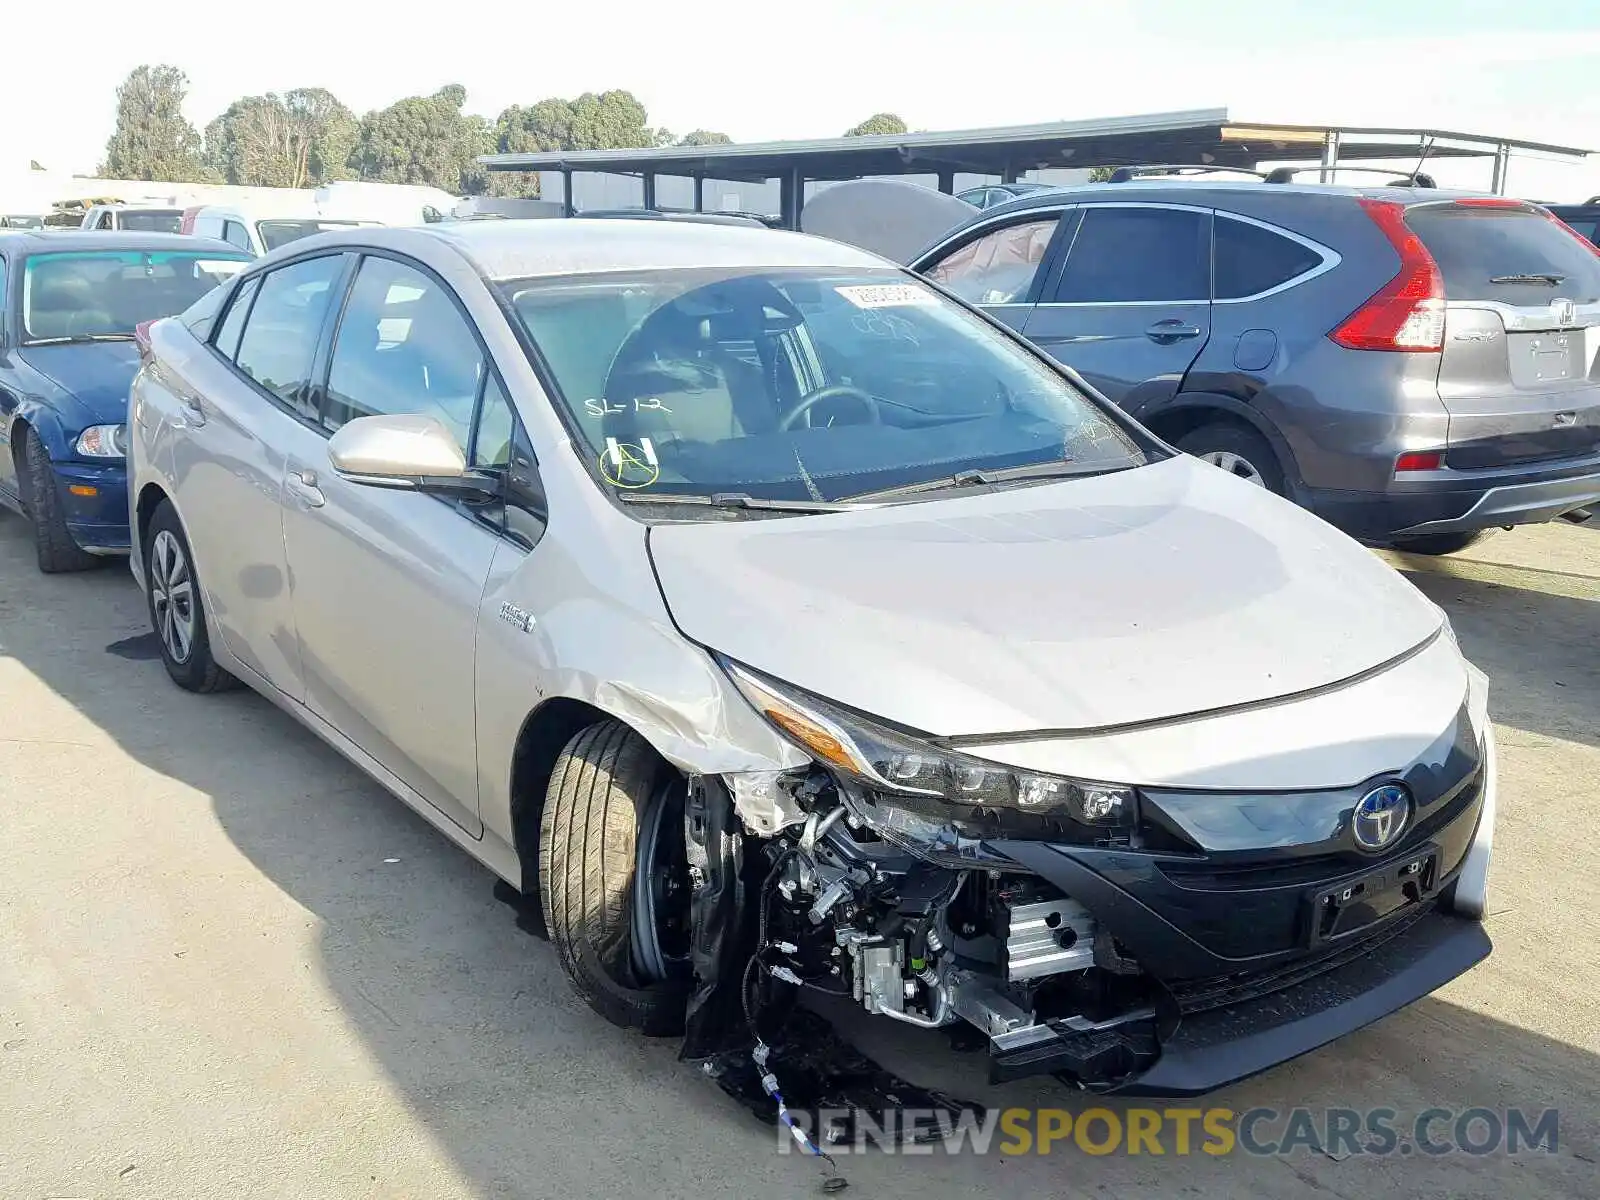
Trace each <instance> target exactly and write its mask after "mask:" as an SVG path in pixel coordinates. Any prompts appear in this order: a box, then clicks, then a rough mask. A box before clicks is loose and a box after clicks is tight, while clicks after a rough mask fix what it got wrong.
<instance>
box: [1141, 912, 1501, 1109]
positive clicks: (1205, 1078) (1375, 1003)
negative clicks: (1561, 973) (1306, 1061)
mask: <svg viewBox="0 0 1600 1200" xmlns="http://www.w3.org/2000/svg"><path fill="white" fill-rule="evenodd" d="M1491 949H1492V944H1491V942H1490V941H1489V935H1488V934H1487V933H1486V932H1485V931H1484V928H1483V926H1482V925H1481V924H1479V923H1478V922H1477V921H1474V920H1471V919H1469V918H1466V917H1458V916H1453V915H1449V914H1446V913H1443V912H1440V911H1437V910H1436V911H1433V912H1428V913H1425V914H1423V915H1421V916H1420V917H1418V918H1417V919H1415V920H1414V921H1412V922H1411V923H1409V924H1407V925H1405V926H1404V927H1403V928H1401V929H1400V930H1399V931H1398V932H1396V933H1395V934H1394V935H1393V936H1390V937H1388V938H1386V939H1385V940H1383V941H1382V942H1381V944H1379V945H1377V946H1373V945H1371V944H1370V943H1369V944H1367V945H1364V946H1363V947H1362V953H1361V954H1360V955H1359V956H1357V957H1354V958H1353V959H1352V960H1351V961H1349V962H1346V963H1343V964H1341V965H1340V966H1338V967H1336V968H1334V969H1332V970H1329V971H1325V972H1322V973H1319V974H1317V975H1315V976H1313V977H1312V978H1310V979H1307V980H1305V981H1303V982H1301V983H1297V984H1292V985H1290V986H1289V987H1286V988H1282V989H1279V990H1277V991H1274V992H1272V993H1270V1002H1267V1003H1263V1002H1261V1001H1260V1000H1246V1001H1242V1002H1240V1003H1237V1004H1233V1005H1227V1006H1224V1007H1221V1008H1214V1009H1210V1010H1208V1011H1206V1012H1202V1013H1199V1014H1196V1015H1194V1016H1186V1017H1184V1018H1183V1020H1182V1022H1181V1023H1180V1024H1179V1025H1178V1027H1177V1029H1176V1031H1175V1032H1174V1033H1173V1034H1172V1035H1171V1036H1170V1037H1168V1038H1166V1039H1164V1040H1163V1041H1162V1043H1161V1057H1160V1058H1159V1059H1158V1060H1157V1061H1156V1063H1155V1065H1154V1066H1153V1067H1151V1068H1150V1069H1149V1070H1148V1071H1146V1072H1145V1073H1144V1074H1142V1075H1140V1076H1139V1077H1138V1078H1137V1079H1135V1080H1133V1081H1132V1082H1130V1083H1129V1084H1127V1085H1126V1086H1125V1087H1122V1088H1120V1089H1118V1090H1119V1091H1120V1092H1122V1093H1124V1094H1127V1095H1142V1096H1198V1095H1201V1094H1203V1093H1205V1092H1210V1091H1214V1090H1215V1089H1217V1088H1220V1087H1223V1086H1225V1085H1227V1084H1230V1083H1234V1082H1237V1081H1238V1080H1241V1079H1246V1078H1248V1077H1249V1076H1251V1075H1257V1074H1260V1073H1261V1072H1262V1071H1265V1070H1268V1069H1270V1068H1272V1067H1275V1066H1277V1065H1278V1064H1280V1063H1285V1062H1288V1061H1289V1060H1290V1059H1293V1058H1298V1057H1299V1056H1300V1055H1302V1054H1306V1053H1308V1052H1310V1051H1312V1050H1315V1049H1317V1048H1318V1047H1319V1046H1325V1045H1327V1044H1328V1043H1329V1042H1332V1041H1335V1040H1337V1039H1338V1038H1341V1037H1343V1036H1344V1035H1345V1034H1347V1033H1353V1032H1355V1031H1356V1030H1357V1029H1360V1028H1362V1027H1363V1026H1365V1025H1370V1024H1371V1023H1372V1022H1374V1021H1376V1020H1378V1019H1379V1018H1381V1017H1385V1016H1388V1015H1389V1014H1390V1013H1392V1012H1395V1011H1396V1010H1397V1009H1401V1008H1404V1007H1405V1006H1406V1005H1408V1004H1410V1003H1411V1002H1412V1001H1414V1000H1420V999H1421V998H1422V997H1423V996H1426V995H1428V994H1429V993H1430V992H1433V991H1436V990H1438V989H1439V988H1441V987H1443V986H1444V985H1445V984H1447V983H1449V982H1450V981H1451V980H1452V979H1454V978H1456V977H1457V976H1458V975H1461V974H1463V973H1464V972H1466V971H1467V970H1468V969H1470V968H1471V967H1473V966H1475V965H1476V964H1478V963H1480V962H1482V961H1483V960H1484V959H1485V958H1487V957H1488V955H1489V951H1490V950H1491Z"/></svg>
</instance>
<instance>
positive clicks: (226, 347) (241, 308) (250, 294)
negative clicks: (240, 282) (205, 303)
mask: <svg viewBox="0 0 1600 1200" xmlns="http://www.w3.org/2000/svg"><path fill="white" fill-rule="evenodd" d="M260 283H261V277H260V276H259V275H258V276H257V277H256V278H254V279H247V280H245V282H244V286H243V287H241V288H240V289H239V294H238V295H237V296H235V297H234V298H233V303H232V304H230V305H229V306H228V315H227V316H226V317H224V318H223V321H222V328H221V329H219V330H218V331H217V337H216V346H217V352H218V353H219V354H221V355H222V357H223V358H226V359H227V360H229V361H230V362H231V361H233V357H234V355H236V354H238V353H239V335H240V334H241V333H243V332H244V319H245V317H246V316H248V315H249V312H250V301H251V300H252V299H254V298H255V294H256V287H257V286H258V285H259V284H260Z"/></svg>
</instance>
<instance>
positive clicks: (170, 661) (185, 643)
mask: <svg viewBox="0 0 1600 1200" xmlns="http://www.w3.org/2000/svg"><path fill="white" fill-rule="evenodd" d="M144 540H145V545H146V547H147V549H146V551H145V604H146V605H147V607H148V608H149V612H150V628H151V629H152V630H154V631H155V635H156V641H157V642H158V643H159V644H160V646H161V663H162V665H163V666H165V667H166V668H167V674H168V675H169V676H171V678H172V682H173V683H175V684H177V685H178V686H179V687H181V688H183V689H184V690H185V691H189V692H221V691H226V690H227V689H229V688H232V687H236V686H238V683H239V681H238V680H237V679H236V678H234V676H232V675H230V674H228V672H227V671H225V670H223V669H222V667H220V666H218V665H217V660H216V659H215V658H213V657H212V656H211V634H210V631H209V630H208V629H207V627H206V610H205V602H204V600H203V599H202V598H201V594H200V579H199V576H198V575H197V574H196V573H195V567H194V557H193V553H192V552H191V551H190V549H189V539H188V538H187V537H185V536H184V533H183V522H181V521H179V520H178V514H177V512H175V511H174V510H173V507H172V505H171V504H170V503H168V502H167V501H165V500H163V501H162V502H161V506H160V507H159V508H157V509H156V511H155V513H154V514H152V516H151V518H150V526H149V528H148V529H147V530H146V531H145V539H144ZM174 593H176V594H177V596H178V598H177V599H174V598H173V597H174Z"/></svg>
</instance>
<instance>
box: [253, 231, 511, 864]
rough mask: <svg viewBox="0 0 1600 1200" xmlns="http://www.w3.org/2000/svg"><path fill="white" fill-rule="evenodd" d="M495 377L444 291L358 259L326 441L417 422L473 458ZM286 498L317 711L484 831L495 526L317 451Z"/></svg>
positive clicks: (309, 691)
mask: <svg viewBox="0 0 1600 1200" xmlns="http://www.w3.org/2000/svg"><path fill="white" fill-rule="evenodd" d="M493 380H494V377H493V375H492V374H491V373H490V372H489V371H488V370H487V363H486V359H485V356H484V354H483V351H482V348H481V347H480V345H479V343H478V340H477V338H476V336H475V334H474V333H473V331H472V328H471V327H470V325H469V324H468V322H467V319H466V317H465V316H464V314H463V313H462V311H461V309H460V308H459V307H458V305H457V303H456V301H455V298H454V297H453V295H452V294H451V293H450V291H449V289H448V288H447V287H446V286H445V285H444V284H443V283H442V282H441V281H439V280H438V279H436V278H435V277H433V276H432V275H430V274H427V273H425V272H423V271H421V270H419V269H417V268H415V267H412V266H410V265H408V264H405V263H401V262H397V261H394V260H391V259H387V258H381V257H367V258H365V259H363V260H362V263H361V266H360V268H359V270H358V272H357V274H356V278H355V282H354V285H353V286H352V288H351V291H350V296H349V299H348V301H347V302H346V305H345V310H344V313H343V315H342V316H341V318H340V320H339V327H338V333H337V335H336V337H335V340H334V343H333V348H332V353H331V356H330V359H329V365H328V380H327V386H326V389H325V391H326V395H325V397H324V400H323V412H324V421H325V425H326V427H327V428H328V430H329V431H330V432H331V431H332V430H333V429H337V428H338V427H339V426H340V425H342V424H344V422H345V421H347V420H352V419H354V418H356V417H361V416H370V415H374V414H379V413H391V414H393V413H420V414H426V415H429V416H434V417H437V418H439V419H440V420H442V421H443V422H444V423H445V424H446V425H447V426H448V427H449V428H450V429H451V430H452V431H453V432H455V433H456V435H457V437H458V438H459V440H460V442H461V445H462V447H463V450H465V448H466V447H467V445H468V441H469V436H470V430H471V428H472V424H473V419H474V412H475V409H476V405H477V402H478V399H479V396H480V395H481V394H482V393H483V392H484V390H485V387H486V385H488V389H489V391H490V398H491V401H497V399H498V385H497V384H495V383H494V382H493ZM498 402H499V403H503V401H498ZM284 496H285V502H284V520H283V537H284V548H285V552H286V554H287V556H288V562H289V572H290V578H291V580H292V584H293V597H294V615H295V627H296V629H297V630H298V632H299V645H300V660H301V664H302V668H303V671H304V675H305V687H306V704H307V706H308V707H309V708H310V709H311V710H312V711H313V712H314V713H316V714H317V715H318V716H319V717H321V718H322V719H324V720H325V721H327V722H329V723H330V724H331V725H333V726H334V727H335V728H336V729H338V730H339V731H340V732H341V733H343V734H344V735H345V736H346V737H348V738H349V739H350V740H351V741H353V742H354V743H355V744H356V745H357V746H359V747H360V748H361V749H362V750H364V751H365V752H366V753H367V754H369V755H371V756H372V757H373V758H374V759H376V760H377V761H378V762H379V763H381V764H382V765H383V766H384V767H386V768H387V769H388V770H389V771H391V772H393V773H394V774H395V775H396V776H398V777H399V778H400V780H401V781H403V782H404V783H405V784H407V785H408V786H409V787H411V788H412V789H413V790H414V791H416V792H417V793H418V794H419V795H421V796H422V797H423V798H424V799H425V800H427V801H428V803H430V804H431V805H433V806H434V807H435V808H437V809H438V810H439V811H440V812H442V813H444V814H445V815H446V816H448V817H449V818H450V819H451V820H453V821H454V822H455V823H456V824H458V825H460V826H462V827H463V828H464V829H467V830H468V831H469V832H471V833H473V834H478V833H480V832H481V830H482V823H481V822H480V821H479V820H478V783H477V762H476V757H477V735H476V728H475V723H474V690H475V689H474V672H475V652H476V632H475V631H476V628H477V621H478V609H479V607H480V605H481V604H482V600H483V591H484V587H485V585H486V583H487V581H488V578H489V571H490V566H491V564H492V562H493V559H494V554H495V549H496V547H497V546H498V545H499V534H498V529H497V526H496V525H495V523H494V522H492V521H490V520H488V519H485V518H484V517H483V516H482V515H480V514H478V513H476V512H474V511H473V510H471V509H470V508H469V507H467V506H466V505H464V504H460V503H454V502H447V501H445V500H443V499H440V498H437V497H434V496H429V495H423V494H421V493H417V492H408V491H396V490H391V489H386V488H378V487H371V486H366V485H362V484H357V483H352V482H350V481H349V480H347V479H344V478H342V477H341V476H340V475H339V474H338V473H337V472H335V471H334V469H333V467H332V465H331V464H330V463H329V460H328V454H327V446H326V442H320V441H319V443H318V445H317V447H316V448H315V451H314V452H312V453H305V454H300V455H296V456H293V457H291V458H290V460H289V461H288V462H287V463H286V464H285V476H284ZM496 517H498V514H496Z"/></svg>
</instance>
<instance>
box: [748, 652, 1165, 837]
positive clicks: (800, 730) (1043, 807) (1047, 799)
mask: <svg viewBox="0 0 1600 1200" xmlns="http://www.w3.org/2000/svg"><path fill="white" fill-rule="evenodd" d="M720 661H721V662H722V665H723V668H724V669H725V670H726V671H727V672H728V675H729V677H730V678H731V679H732V680H733V683H734V685H735V686H736V687H737V688H738V689H739V691H740V692H741V693H743V695H744V697H745V699H747V700H748V701H749V702H750V703H751V704H752V705H753V706H754V707H755V710H756V711H757V712H759V713H760V714H761V715H762V716H764V717H765V718H766V719H767V720H768V721H769V722H771V723H772V724H773V725H774V726H775V727H776V728H777V729H778V730H779V731H780V732H781V733H783V734H784V735H785V736H786V737H788V738H789V740H790V741H792V742H794V743H795V744H796V745H798V746H799V747H800V748H801V749H802V750H804V751H806V752H807V753H808V754H810V755H811V756H812V757H813V758H814V759H816V761H817V762H819V763H820V764H822V765H823V766H825V767H828V768H831V769H832V770H834V771H836V772H838V773H840V774H843V775H845V776H847V777H848V778H850V779H853V780H856V781H857V782H859V783H861V784H863V785H865V787H866V788H867V789H868V790H870V791H873V792H878V793H884V794H885V797H886V799H887V798H892V797H895V796H900V797H907V798H912V797H917V798H922V799H925V800H930V801H935V802H943V803H945V804H949V805H957V806H970V807H971V808H974V809H980V808H983V809H1009V810H1014V811H1017V812H1022V813H1031V814H1037V815H1039V816H1045V817H1057V818H1062V817H1064V818H1067V819H1069V820H1072V821H1076V822H1078V823H1080V824H1082V825H1086V826H1090V827H1093V828H1099V829H1112V828H1117V827H1124V826H1130V825H1133V824H1134V823H1135V821H1136V819H1137V801H1136V798H1135V795H1134V790H1133V789H1132V788H1131V787H1124V786H1123V785H1121V784H1114V783H1096V782H1091V781H1089V780H1082V779H1067V778H1064V777H1062V776H1059V775H1043V774H1040V773H1038V772H1036V771H1021V770H1017V769H1014V768H1012V767H1008V766H1005V765H1003V764H1000V763H996V762H991V761H989V760H987V759H982V758H975V757H973V756H972V755H969V754H963V753H961V752H960V751H958V750H952V749H948V748H946V747H943V746H938V745H935V744H934V743H933V742H931V741H930V740H928V739H927V738H925V737H923V736H919V735H917V734H915V733H912V732H910V731H905V730H898V729H894V728H891V727H890V726H888V725H885V724H883V723H881V722H879V721H875V720H872V719H871V718H868V717H865V716H863V715H861V714H860V713H856V712H851V711H848V710H846V709H843V708H841V707H840V706H838V705H835V704H831V703H829V702H828V701H826V700H823V699H821V698H820V697H817V696H812V695H810V694H809V693H804V692H800V691H799V690H798V689H795V688H792V687H790V686H788V685H786V684H779V683H777V682H775V681H773V680H771V679H768V678H766V677H765V676H763V675H758V674H757V673H756V672H754V671H752V670H750V669H749V668H748V667H743V666H740V665H739V664H737V663H734V662H730V661H728V660H726V659H722V660H720ZM917 807H919V808H923V807H924V806H922V805H918V806H917Z"/></svg>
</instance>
